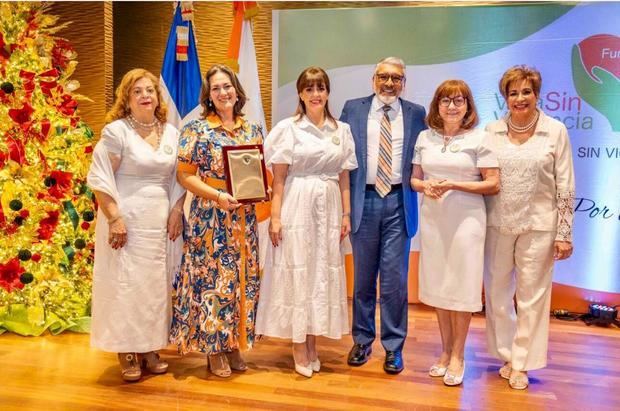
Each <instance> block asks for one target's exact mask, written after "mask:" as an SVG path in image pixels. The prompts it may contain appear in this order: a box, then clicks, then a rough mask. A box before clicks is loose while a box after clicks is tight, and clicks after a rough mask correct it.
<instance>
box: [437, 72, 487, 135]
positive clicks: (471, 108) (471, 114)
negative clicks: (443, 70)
mask: <svg viewBox="0 0 620 411" xmlns="http://www.w3.org/2000/svg"><path fill="white" fill-rule="evenodd" d="M459 94H460V95H461V96H463V97H464V98H465V100H466V101H467V111H466V112H465V117H463V124H462V125H461V128H462V129H463V130H470V129H472V128H474V127H476V125H477V124H478V112H477V111H476V104H475V103H474V96H473V94H472V92H471V89H470V88H469V86H468V85H467V83H465V82H464V81H463V80H446V81H444V82H443V83H441V84H440V85H439V87H437V90H435V95H434V96H433V101H431V105H430V107H429V109H428V115H427V116H426V124H427V125H428V126H429V127H430V128H432V129H433V130H435V131H440V130H443V125H444V124H443V119H442V118H441V116H440V115H439V100H441V99H442V98H444V97H450V96H455V95H459Z"/></svg>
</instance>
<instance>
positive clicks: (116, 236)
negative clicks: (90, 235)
mask: <svg viewBox="0 0 620 411" xmlns="http://www.w3.org/2000/svg"><path fill="white" fill-rule="evenodd" d="M108 227H109V232H108V243H109V244H110V247H112V248H113V249H115V250H118V249H119V248H121V247H123V246H124V245H125V244H127V228H126V227H125V222H124V221H123V219H122V218H117V219H116V220H114V221H113V222H112V223H111V224H109V226H108Z"/></svg>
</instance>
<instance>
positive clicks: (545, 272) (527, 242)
mask: <svg viewBox="0 0 620 411" xmlns="http://www.w3.org/2000/svg"><path fill="white" fill-rule="evenodd" d="M555 234H556V233H555V232H551V231H529V232H526V233H523V234H519V235H506V234H501V233H500V232H499V230H498V229H497V228H495V227H489V228H488V230H487V236H486V243H485V269H484V288H485V302H486V320H487V327H486V328H487V343H488V349H489V352H490V353H491V354H492V355H494V356H496V357H497V358H499V359H501V360H503V361H504V362H511V363H512V368H514V369H515V370H518V371H527V370H535V369H538V368H543V367H544V366H546V365H547V345H548V339H549V309H550V306H551V278H552V275H553V243H554V241H555ZM515 296H516V301H517V310H516V312H515V306H514V302H513V298H514V297H515Z"/></svg>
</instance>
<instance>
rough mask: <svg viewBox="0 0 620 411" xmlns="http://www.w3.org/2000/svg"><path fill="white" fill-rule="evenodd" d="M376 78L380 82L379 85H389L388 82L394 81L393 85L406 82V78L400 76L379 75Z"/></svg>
mask: <svg viewBox="0 0 620 411" xmlns="http://www.w3.org/2000/svg"><path fill="white" fill-rule="evenodd" d="M375 77H376V78H377V80H379V83H387V82H388V80H390V79H392V83H394V84H400V83H402V82H403V80H405V76H400V75H398V74H385V73H379V74H376V75H375Z"/></svg>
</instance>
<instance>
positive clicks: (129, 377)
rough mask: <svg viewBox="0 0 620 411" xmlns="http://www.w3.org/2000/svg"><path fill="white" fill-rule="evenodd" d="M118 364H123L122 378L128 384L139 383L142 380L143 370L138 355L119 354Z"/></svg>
mask: <svg viewBox="0 0 620 411" xmlns="http://www.w3.org/2000/svg"><path fill="white" fill-rule="evenodd" d="M118 362H119V363H120V364H121V377H122V378H123V380H125V381H127V382H135V381H139V380H140V378H142V370H141V369H140V362H139V361H138V356H137V355H136V353H133V352H127V353H122V352H119V353H118Z"/></svg>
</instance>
